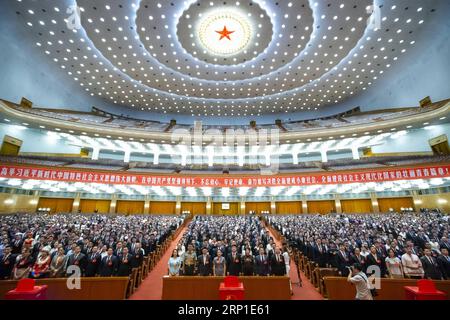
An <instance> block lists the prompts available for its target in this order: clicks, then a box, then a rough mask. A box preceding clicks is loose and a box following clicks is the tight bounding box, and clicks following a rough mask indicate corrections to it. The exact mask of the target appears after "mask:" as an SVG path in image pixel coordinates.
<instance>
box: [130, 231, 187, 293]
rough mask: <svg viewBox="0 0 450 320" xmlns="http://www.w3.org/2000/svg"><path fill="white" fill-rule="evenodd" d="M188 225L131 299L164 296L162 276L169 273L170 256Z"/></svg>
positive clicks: (173, 241)
mask: <svg viewBox="0 0 450 320" xmlns="http://www.w3.org/2000/svg"><path fill="white" fill-rule="evenodd" d="M186 228H187V227H184V228H183V229H182V230H181V232H180V233H179V234H178V236H177V237H176V238H175V239H174V240H172V243H171V244H170V247H169V249H167V251H166V253H164V255H163V256H162V258H161V260H159V262H158V263H157V264H156V266H155V268H153V270H152V271H151V272H150V273H149V275H148V276H147V278H145V280H144V281H142V283H141V285H140V286H139V288H138V289H137V290H136V292H135V293H133V295H132V296H131V297H130V298H129V299H130V300H161V297H162V277H163V276H165V275H167V273H168V271H167V269H168V266H167V263H168V262H169V258H170V256H171V254H172V251H173V249H175V247H176V246H177V243H178V241H179V240H180V239H181V237H182V236H183V234H184V232H185V231H186Z"/></svg>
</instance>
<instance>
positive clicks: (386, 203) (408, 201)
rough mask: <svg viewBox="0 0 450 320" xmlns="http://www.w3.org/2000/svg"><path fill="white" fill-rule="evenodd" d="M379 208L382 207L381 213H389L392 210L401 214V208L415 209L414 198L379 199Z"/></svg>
mask: <svg viewBox="0 0 450 320" xmlns="http://www.w3.org/2000/svg"><path fill="white" fill-rule="evenodd" d="M378 206H379V207H380V212H389V209H390V208H393V209H394V211H397V212H399V211H400V210H401V208H414V201H413V198H412V197H403V198H378Z"/></svg>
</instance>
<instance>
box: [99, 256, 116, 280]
mask: <svg viewBox="0 0 450 320" xmlns="http://www.w3.org/2000/svg"><path fill="white" fill-rule="evenodd" d="M108 258H109V259H110V261H108ZM118 264H119V261H118V259H117V257H116V256H111V257H108V256H106V257H103V259H102V263H101V265H100V276H102V277H112V276H115V275H116V273H117V266H118Z"/></svg>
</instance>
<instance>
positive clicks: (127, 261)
mask: <svg viewBox="0 0 450 320" xmlns="http://www.w3.org/2000/svg"><path fill="white" fill-rule="evenodd" d="M121 251H122V253H121V254H120V255H119V257H118V259H119V266H118V269H117V275H118V276H119V277H128V276H129V275H130V274H131V269H132V268H131V261H132V260H133V256H132V255H131V254H130V253H128V248H127V247H124V248H123V249H122V250H121Z"/></svg>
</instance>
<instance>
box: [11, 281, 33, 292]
mask: <svg viewBox="0 0 450 320" xmlns="http://www.w3.org/2000/svg"><path fill="white" fill-rule="evenodd" d="M34 283H35V281H34V279H28V278H25V279H20V280H19V282H17V287H16V291H20V292H27V291H32V290H33V289H34Z"/></svg>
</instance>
